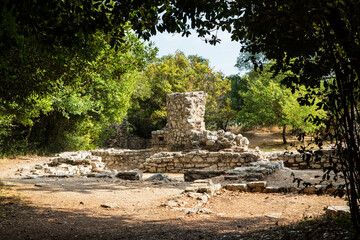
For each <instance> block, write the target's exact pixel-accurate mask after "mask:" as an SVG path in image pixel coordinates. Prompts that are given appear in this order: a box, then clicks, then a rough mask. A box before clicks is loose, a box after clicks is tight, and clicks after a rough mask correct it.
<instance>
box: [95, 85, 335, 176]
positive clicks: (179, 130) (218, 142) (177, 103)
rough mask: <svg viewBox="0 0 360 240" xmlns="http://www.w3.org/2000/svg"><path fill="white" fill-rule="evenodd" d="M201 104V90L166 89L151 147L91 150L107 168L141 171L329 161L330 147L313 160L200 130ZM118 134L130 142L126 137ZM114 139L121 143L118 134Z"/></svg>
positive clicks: (202, 125)
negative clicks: (163, 121) (163, 119)
mask: <svg viewBox="0 0 360 240" xmlns="http://www.w3.org/2000/svg"><path fill="white" fill-rule="evenodd" d="M205 103H206V93H204V92H186V93H173V94H169V95H168V96H167V122H168V124H167V126H166V127H165V128H164V129H161V130H157V131H153V132H152V139H151V146H152V147H151V148H148V149H141V150H116V149H106V150H103V149H100V150H95V151H92V154H93V155H96V156H101V158H102V160H103V162H105V163H106V165H107V166H108V167H109V168H112V169H118V170H130V169H136V168H138V169H141V170H143V171H145V172H183V171H184V170H186V169H213V170H229V169H233V168H235V167H241V166H249V164H250V163H251V162H256V161H260V160H261V161H264V160H265V161H278V160H282V161H283V162H284V166H285V167H290V168H293V169H309V168H312V169H320V168H323V167H326V166H328V165H329V158H333V156H332V151H331V150H326V151H325V154H323V156H321V157H320V161H315V158H314V157H309V155H308V154H300V153H298V152H295V151H294V152H290V151H284V152H273V153H263V152H261V151H256V150H248V145H249V141H248V139H247V138H245V137H243V136H242V135H241V134H237V135H236V134H233V133H231V132H225V131H223V130H220V131H209V130H206V129H205V122H204V115H205ZM122 132H124V129H122ZM123 136H124V137H125V140H127V144H129V136H127V135H126V134H123ZM118 142H121V139H119V140H118ZM123 142H126V141H123ZM123 147H125V146H123Z"/></svg>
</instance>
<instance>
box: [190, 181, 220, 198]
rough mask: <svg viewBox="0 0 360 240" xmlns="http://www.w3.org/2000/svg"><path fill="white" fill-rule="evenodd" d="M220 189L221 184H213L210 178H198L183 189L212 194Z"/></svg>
mask: <svg viewBox="0 0 360 240" xmlns="http://www.w3.org/2000/svg"><path fill="white" fill-rule="evenodd" d="M220 189H221V184H219V183H218V184H214V183H213V182H212V180H211V179H199V180H195V181H194V183H192V184H191V185H190V187H187V188H186V189H185V192H198V193H207V194H209V195H210V196H211V195H214V194H215V193H217V192H218V191H219V190H220Z"/></svg>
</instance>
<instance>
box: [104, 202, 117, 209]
mask: <svg viewBox="0 0 360 240" xmlns="http://www.w3.org/2000/svg"><path fill="white" fill-rule="evenodd" d="M100 206H101V207H103V208H118V205H117V204H116V203H105V204H101V205H100Z"/></svg>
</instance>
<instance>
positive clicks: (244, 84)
mask: <svg viewBox="0 0 360 240" xmlns="http://www.w3.org/2000/svg"><path fill="white" fill-rule="evenodd" d="M227 78H228V79H230V81H231V90H230V92H229V94H228V97H229V98H230V99H231V108H232V109H234V110H236V111H239V110H241V108H242V106H243V105H244V99H243V97H242V96H241V94H240V93H245V92H247V91H248V90H249V88H248V85H249V84H248V78H247V77H246V76H240V75H231V76H229V77H227Z"/></svg>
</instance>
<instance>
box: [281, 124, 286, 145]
mask: <svg viewBox="0 0 360 240" xmlns="http://www.w3.org/2000/svg"><path fill="white" fill-rule="evenodd" d="M282 138H283V143H284V144H287V141H286V125H284V126H283V132H282Z"/></svg>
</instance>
